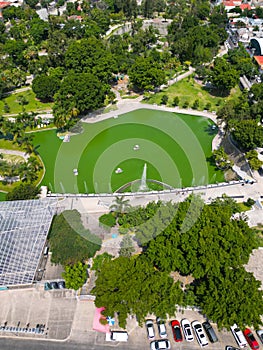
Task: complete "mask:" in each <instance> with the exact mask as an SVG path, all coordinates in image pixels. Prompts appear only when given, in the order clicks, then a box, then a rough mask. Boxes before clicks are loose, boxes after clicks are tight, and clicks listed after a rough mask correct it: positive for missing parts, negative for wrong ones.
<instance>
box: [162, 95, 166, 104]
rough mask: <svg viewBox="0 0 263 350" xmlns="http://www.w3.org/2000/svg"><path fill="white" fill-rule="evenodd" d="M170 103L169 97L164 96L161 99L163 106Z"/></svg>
mask: <svg viewBox="0 0 263 350" xmlns="http://www.w3.org/2000/svg"><path fill="white" fill-rule="evenodd" d="M167 102H168V96H167V95H163V96H162V98H161V104H162V105H166V104H167Z"/></svg>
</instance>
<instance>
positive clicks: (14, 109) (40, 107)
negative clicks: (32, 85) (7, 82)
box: [0, 90, 53, 114]
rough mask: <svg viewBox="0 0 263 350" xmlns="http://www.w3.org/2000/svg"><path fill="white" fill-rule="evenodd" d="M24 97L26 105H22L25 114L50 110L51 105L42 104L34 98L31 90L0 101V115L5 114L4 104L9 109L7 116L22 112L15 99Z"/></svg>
mask: <svg viewBox="0 0 263 350" xmlns="http://www.w3.org/2000/svg"><path fill="white" fill-rule="evenodd" d="M18 96H24V97H25V98H26V100H27V101H28V103H27V104H26V105H24V108H25V111H26V112H40V111H45V110H50V109H52V106H53V103H42V102H40V101H38V100H37V99H36V96H35V94H34V92H33V91H32V90H26V91H23V92H19V93H17V94H12V95H9V96H7V97H6V98H5V99H2V100H1V101H0V114H5V113H6V112H5V111H4V102H6V103H7V104H8V106H9V107H10V111H9V112H8V114H18V113H21V112H22V111H23V109H22V106H21V105H20V104H19V103H18V101H17V97H18Z"/></svg>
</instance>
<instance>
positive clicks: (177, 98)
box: [173, 96, 180, 106]
mask: <svg viewBox="0 0 263 350" xmlns="http://www.w3.org/2000/svg"><path fill="white" fill-rule="evenodd" d="M179 102H180V99H179V97H178V96H175V97H174V99H173V106H179Z"/></svg>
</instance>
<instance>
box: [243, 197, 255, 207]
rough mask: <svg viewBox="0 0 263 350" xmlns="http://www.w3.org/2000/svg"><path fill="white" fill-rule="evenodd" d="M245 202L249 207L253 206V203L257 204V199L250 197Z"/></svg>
mask: <svg viewBox="0 0 263 350" xmlns="http://www.w3.org/2000/svg"><path fill="white" fill-rule="evenodd" d="M244 204H245V205H246V206H248V207H252V205H254V204H255V201H254V199H252V198H248V200H247V201H246V202H245V203H244Z"/></svg>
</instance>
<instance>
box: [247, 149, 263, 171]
mask: <svg viewBox="0 0 263 350" xmlns="http://www.w3.org/2000/svg"><path fill="white" fill-rule="evenodd" d="M246 158H247V159H248V163H249V165H250V167H251V169H253V170H259V169H260V168H261V167H262V165H263V162H262V161H261V160H259V159H258V152H257V151H256V150H251V151H249V152H247V154H246Z"/></svg>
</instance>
